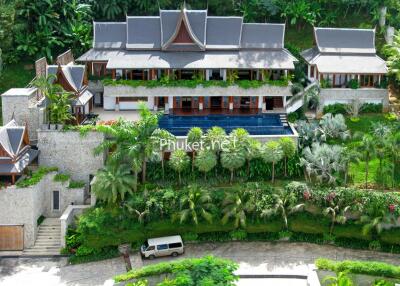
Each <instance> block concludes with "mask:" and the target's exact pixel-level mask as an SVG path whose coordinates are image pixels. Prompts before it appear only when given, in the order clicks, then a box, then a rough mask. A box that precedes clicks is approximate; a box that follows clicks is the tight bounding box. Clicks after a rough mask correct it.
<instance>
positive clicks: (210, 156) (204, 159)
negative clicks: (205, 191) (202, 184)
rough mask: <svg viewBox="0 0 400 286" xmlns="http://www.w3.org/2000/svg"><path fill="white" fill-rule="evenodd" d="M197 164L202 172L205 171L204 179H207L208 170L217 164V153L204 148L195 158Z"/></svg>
mask: <svg viewBox="0 0 400 286" xmlns="http://www.w3.org/2000/svg"><path fill="white" fill-rule="evenodd" d="M195 165H196V167H197V168H198V169H199V171H200V172H204V180H206V179H207V177H206V176H207V172H209V171H211V170H212V169H213V168H214V167H215V166H216V165H217V155H215V153H214V152H213V151H211V150H207V149H202V150H200V152H199V154H198V155H197V157H196V159H195Z"/></svg>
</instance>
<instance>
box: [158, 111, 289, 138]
mask: <svg viewBox="0 0 400 286" xmlns="http://www.w3.org/2000/svg"><path fill="white" fill-rule="evenodd" d="M159 126H160V128H163V129H166V130H168V131H169V132H171V133H172V134H174V135H176V136H185V135H187V133H188V131H189V130H190V128H192V127H200V128H201V129H203V131H204V132H206V131H207V129H210V128H211V127H213V126H219V127H222V128H224V129H225V131H226V133H229V132H231V131H232V130H233V129H236V128H244V129H246V130H247V131H248V132H249V133H250V134H251V135H292V134H293V132H292V130H291V128H290V127H289V126H283V124H282V122H281V119H280V116H279V114H255V115H224V114H212V115H205V116H178V115H164V116H163V117H161V119H160V120H159Z"/></svg>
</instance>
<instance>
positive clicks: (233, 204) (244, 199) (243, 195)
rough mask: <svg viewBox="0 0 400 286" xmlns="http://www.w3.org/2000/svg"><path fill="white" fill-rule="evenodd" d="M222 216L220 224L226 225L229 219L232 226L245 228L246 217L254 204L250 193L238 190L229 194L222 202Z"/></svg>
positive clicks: (253, 207)
mask: <svg viewBox="0 0 400 286" xmlns="http://www.w3.org/2000/svg"><path fill="white" fill-rule="evenodd" d="M222 206H223V210H222V212H223V214H224V216H223V217H222V223H223V224H226V223H227V222H228V221H229V219H233V222H234V225H235V227H236V228H238V227H246V222H247V216H248V215H249V214H251V213H252V212H253V211H254V209H255V202H254V201H253V197H252V194H251V192H249V191H246V190H243V189H242V190H240V191H237V192H230V193H229V194H228V195H227V196H226V198H225V199H224V201H223V202H222Z"/></svg>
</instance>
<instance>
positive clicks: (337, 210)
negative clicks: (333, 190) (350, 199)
mask: <svg viewBox="0 0 400 286" xmlns="http://www.w3.org/2000/svg"><path fill="white" fill-rule="evenodd" d="M350 207H351V206H345V207H343V206H342V203H341V202H340V201H339V202H336V203H335V202H334V201H333V200H332V201H330V203H329V206H328V207H326V208H325V209H324V210H323V214H324V215H325V216H330V217H331V227H330V230H329V232H330V234H332V232H333V228H334V227H335V224H336V223H340V224H345V223H346V221H347V216H346V213H347V212H348V211H349V210H350Z"/></svg>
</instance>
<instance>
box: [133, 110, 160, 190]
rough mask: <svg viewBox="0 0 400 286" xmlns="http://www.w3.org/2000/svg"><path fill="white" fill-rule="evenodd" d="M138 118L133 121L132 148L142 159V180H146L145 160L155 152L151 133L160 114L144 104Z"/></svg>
mask: <svg viewBox="0 0 400 286" xmlns="http://www.w3.org/2000/svg"><path fill="white" fill-rule="evenodd" d="M139 114H140V119H139V120H138V121H136V122H135V127H136V128H135V129H134V131H135V141H134V148H135V149H136V150H137V153H138V154H139V156H140V159H141V161H142V182H145V181H146V169H147V168H146V167H147V160H148V159H149V158H150V157H151V156H152V154H153V153H154V152H155V148H156V146H157V143H158V141H157V139H156V140H155V138H154V136H153V133H154V131H155V130H156V129H157V128H158V119H159V117H160V114H159V113H157V114H153V113H152V112H151V111H150V110H149V109H148V107H147V106H146V105H144V104H141V106H140V113H139Z"/></svg>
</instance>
